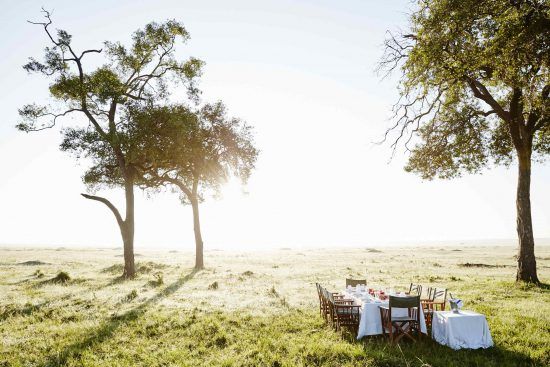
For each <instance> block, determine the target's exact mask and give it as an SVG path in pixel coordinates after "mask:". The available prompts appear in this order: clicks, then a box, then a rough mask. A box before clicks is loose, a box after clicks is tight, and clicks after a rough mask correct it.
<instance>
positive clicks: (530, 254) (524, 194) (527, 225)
mask: <svg viewBox="0 0 550 367" xmlns="http://www.w3.org/2000/svg"><path fill="white" fill-rule="evenodd" d="M518 166H519V170H518V187H517V197H516V208H517V232H518V238H519V250H518V269H517V275H516V281H524V282H533V283H539V279H538V277H537V262H536V260H535V240H534V238H533V224H532V220H531V198H530V191H531V154H529V153H528V152H522V153H519V154H518Z"/></svg>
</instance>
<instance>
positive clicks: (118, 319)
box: [40, 269, 198, 367]
mask: <svg viewBox="0 0 550 367" xmlns="http://www.w3.org/2000/svg"><path fill="white" fill-rule="evenodd" d="M197 272H198V271H197V270H196V269H193V270H192V271H191V272H190V273H189V274H187V275H185V276H183V277H181V278H179V279H178V280H176V281H175V282H174V283H172V284H170V285H168V286H167V287H166V288H164V289H163V290H162V291H160V292H159V293H157V294H155V295H154V296H153V297H151V298H149V299H148V300H146V301H145V302H143V303H141V304H140V305H139V306H137V307H135V308H133V309H131V310H128V311H126V312H125V313H123V314H121V315H115V316H112V317H110V318H109V319H108V320H107V321H105V322H104V323H103V324H102V325H101V326H100V327H98V328H97V329H95V330H92V331H90V332H88V335H89V336H88V337H86V338H85V339H83V340H80V341H77V342H75V343H73V344H70V345H68V346H66V347H65V348H64V349H63V350H62V351H61V352H58V353H56V354H55V355H51V356H49V357H47V359H46V360H45V361H44V363H42V364H40V366H42V367H53V366H64V365H65V364H66V363H67V360H68V359H69V358H78V357H80V355H81V354H82V352H84V351H85V350H86V349H88V348H89V347H91V346H92V345H95V344H100V343H103V342H104V341H105V340H107V339H108V338H110V337H111V336H112V335H113V334H114V332H115V331H116V330H117V329H118V328H119V327H121V326H123V325H125V324H127V323H129V322H132V321H135V320H137V319H138V318H140V317H141V316H142V315H143V314H144V313H145V312H146V311H147V308H148V307H149V306H151V305H152V304H154V303H157V302H158V301H159V300H161V299H162V298H165V297H168V296H170V295H171V294H173V293H175V292H176V291H177V290H178V289H179V288H181V287H182V286H183V285H184V284H185V283H187V282H188V281H189V280H191V279H192V278H193V277H194V276H195V274H196V273H197Z"/></svg>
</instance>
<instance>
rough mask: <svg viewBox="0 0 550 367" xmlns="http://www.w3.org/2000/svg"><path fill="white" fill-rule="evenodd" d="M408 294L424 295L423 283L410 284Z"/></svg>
mask: <svg viewBox="0 0 550 367" xmlns="http://www.w3.org/2000/svg"><path fill="white" fill-rule="evenodd" d="M407 294H409V295H416V296H421V297H422V285H420V284H414V283H411V285H410V286H409V292H408V293H407Z"/></svg>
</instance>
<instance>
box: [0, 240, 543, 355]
mask: <svg viewBox="0 0 550 367" xmlns="http://www.w3.org/2000/svg"><path fill="white" fill-rule="evenodd" d="M121 252H122V250H121V249H114V248H113V249H78V250H77V249H65V248H57V249H54V248H41V249H31V248H17V247H3V248H1V249H0V340H1V344H0V366H548V365H550V289H549V287H548V286H546V285H544V284H543V285H542V286H540V287H536V286H531V285H525V284H523V285H522V284H516V283H515V281H514V277H515V271H516V262H515V258H514V255H515V252H516V250H515V248H513V247H512V246H492V245H491V246H489V245H483V246H459V245H456V246H449V245H445V246H444V245H441V246H438V245H427V246H418V247H411V246H409V247H402V248H397V247H379V248H353V249H352V248H344V249H342V248H340V249H336V248H325V249H286V248H281V249H277V250H264V251H260V250H259V251H216V250H210V251H206V252H205V262H206V269H205V270H202V271H198V272H196V271H193V260H194V255H193V253H191V252H183V251H168V250H166V251H140V253H139V254H138V255H136V261H137V268H138V276H137V277H136V278H134V279H132V280H123V279H121V278H120V275H121V274H122V258H121ZM536 253H537V262H538V271H539V277H540V279H541V281H542V282H543V283H546V284H548V282H549V281H550V246H547V245H545V246H538V247H537V249H536ZM365 274H366V277H367V279H368V283H369V286H371V287H392V288H395V289H397V290H405V288H408V285H409V283H410V282H418V283H421V284H423V285H425V286H428V285H432V286H440V287H445V288H448V289H449V291H450V292H451V293H452V294H453V295H454V296H456V297H459V298H461V299H463V300H464V303H465V306H464V308H465V309H471V310H475V311H478V312H481V313H483V314H485V315H486V316H487V319H488V322H489V327H490V329H491V333H492V336H493V340H494V342H495V346H494V347H493V348H489V349H486V350H473V351H472V350H460V351H453V350H451V349H449V348H447V347H444V346H441V345H438V344H436V343H435V342H433V341H432V340H431V339H429V338H424V339H423V340H421V341H419V342H417V343H407V342H402V343H400V345H399V346H390V345H389V344H388V343H387V342H386V341H385V340H384V339H382V337H372V338H366V339H363V340H361V341H356V340H355V338H354V337H353V336H352V335H349V334H345V333H344V334H340V333H338V332H335V331H333V330H332V329H331V328H330V327H329V326H326V325H325V323H324V321H323V319H322V318H321V317H320V315H319V306H318V298H317V294H316V289H315V282H320V283H321V284H323V285H324V286H326V287H328V288H329V289H330V290H333V291H341V290H342V289H343V288H344V283H345V278H346V277H365Z"/></svg>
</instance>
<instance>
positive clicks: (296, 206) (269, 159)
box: [0, 0, 550, 252]
mask: <svg viewBox="0 0 550 367" xmlns="http://www.w3.org/2000/svg"><path fill="white" fill-rule="evenodd" d="M42 5H43V6H44V7H46V8H47V9H51V10H53V19H54V22H55V24H54V25H55V26H57V27H59V28H63V29H66V30H67V31H69V33H71V34H73V36H74V37H73V41H74V44H75V45H76V46H77V47H79V46H81V47H86V48H92V47H100V46H101V43H102V41H104V40H113V41H116V40H121V41H125V40H127V39H128V38H129V35H130V34H131V32H132V31H134V30H135V29H137V28H139V27H142V26H143V25H144V24H146V23H148V22H150V21H153V20H156V21H163V20H166V19H169V18H175V19H177V20H180V21H182V22H184V24H185V26H186V27H187V29H188V31H189V32H190V33H191V37H192V38H191V41H190V43H189V44H188V45H187V46H183V47H180V51H181V53H182V55H193V56H196V57H199V58H201V59H202V60H204V61H205V62H206V67H205V69H204V77H203V79H202V82H201V87H202V90H203V96H204V100H217V99H221V100H223V101H224V102H225V103H226V104H227V105H228V108H229V110H230V112H231V114H233V115H236V116H239V117H242V118H243V119H245V120H247V121H248V122H249V123H250V124H251V125H253V126H254V128H255V132H256V142H257V146H258V147H259V149H261V156H260V158H259V160H258V164H257V170H256V171H255V173H254V174H253V177H252V179H251V180H250V183H249V185H248V187H247V188H246V190H247V191H248V192H249V194H248V195H242V194H241V191H240V189H239V188H238V187H237V186H236V185H229V187H228V189H227V190H226V193H225V196H224V198H223V199H221V200H218V201H215V200H209V201H208V202H207V203H205V204H203V205H202V208H201V215H202V225H203V237H204V240H205V246H206V248H207V249H208V248H233V247H258V248H261V247H272V246H273V247H285V246H300V245H306V246H328V245H331V246H332V245H336V246H338V245H342V246H344V245H345V246H349V245H379V244H382V243H388V242H402V241H414V242H421V241H428V240H430V241H433V240H457V239H482V238H515V180H516V170H515V167H512V169H510V170H506V169H495V170H492V171H488V172H486V173H485V174H484V175H483V176H469V177H465V178H462V179H458V180H454V181H433V182H423V181H422V180H421V179H420V178H418V177H416V176H413V175H411V174H407V173H405V172H404V171H403V169H402V167H403V162H404V158H405V157H404V155H403V154H401V153H400V154H398V155H397V156H396V158H394V160H393V161H392V162H390V163H388V161H389V158H390V155H391V152H390V150H389V147H388V146H377V145H373V144H372V142H373V141H377V140H379V139H380V137H381V136H382V133H383V131H384V129H385V127H387V126H388V124H389V122H388V117H389V116H390V108H391V105H392V103H393V102H394V101H395V98H396V96H397V94H396V85H395V80H391V79H387V80H384V81H381V80H380V78H379V77H378V76H377V75H376V74H375V73H374V69H375V66H376V63H377V61H378V59H379V58H380V55H381V52H382V47H381V44H382V41H383V39H384V34H385V31H386V30H387V29H393V30H395V29H397V28H400V27H401V28H403V27H405V26H406V14H407V11H408V7H409V2H408V1H397V0H395V1H383V2H381V1H374V0H371V1H360V0H358V1H326V0H317V1H313V0H312V1H285V0H276V1H275V0H274V1H268V0H263V1H252V0H250V1H237V0H233V1H223V0H220V1H181V0H179V1H176V0H174V1H135V0H132V1H116V2H114V1H106V0H104V1H93V2H92V1H89V2H77V1H52V0H42V1H41V2H37V1H21V0H20V1H17V2H15V1H14V2H6V4H4V6H3V12H2V13H1V14H0V24H2V28H3V32H2V33H1V34H2V35H1V36H0V37H1V38H0V54H1V55H2V57H1V58H0V73H1V76H0V78H1V79H0V80H1V81H2V87H3V88H2V98H0V111H2V118H1V119H0V164H1V166H2V169H1V172H2V173H1V174H0V175H1V179H0V244H53V245H63V246H68V245H94V246H119V245H120V244H121V239H120V234H119V231H118V228H117V226H116V223H115V220H114V218H113V217H112V215H111V213H110V212H109V211H108V210H107V209H106V208H105V207H104V206H103V205H101V204H100V203H97V202H91V201H88V200H85V199H83V198H82V197H81V196H80V195H79V193H81V192H84V191H85V187H84V185H83V184H82V181H81V178H80V177H81V175H82V173H83V171H84V168H85V167H83V166H79V165H78V164H77V163H76V162H75V160H73V158H72V157H70V156H68V155H65V154H63V153H61V152H59V150H58V145H59V142H60V134H59V130H58V129H53V130H51V131H45V132H41V133H35V134H28V135H27V134H24V133H20V132H17V131H16V130H15V129H14V127H13V126H14V125H15V123H16V122H17V120H18V115H17V108H18V107H20V106H22V105H24V104H25V103H29V102H34V101H37V102H41V101H44V100H45V99H46V97H47V85H48V83H47V81H46V80H44V79H41V78H40V77H38V76H29V75H27V74H26V73H25V72H24V71H23V69H22V68H21V65H22V64H24V63H25V62H26V59H27V57H29V56H35V57H39V56H41V54H42V49H43V47H44V46H45V45H46V39H45V36H44V34H43V32H42V31H41V29H40V28H39V27H37V26H32V25H30V24H28V23H26V20H27V19H35V20H36V19H40V17H41V14H40V7H41V6H42ZM70 123H71V122H70V121H66V122H65V124H70ZM60 126H63V123H62V124H61V125H60ZM549 182H550V175H549V173H548V169H547V166H546V165H536V166H535V167H534V172H533V179H532V184H533V190H532V203H533V204H532V205H533V218H534V230H535V236H536V237H550V227H549V226H548V224H549V220H550V209H549V208H550V205H549V204H550V200H549V199H550V197H549V191H548V184H549ZM101 194H102V195H104V196H106V197H108V198H110V199H111V200H112V201H114V202H115V203H119V204H122V193H121V192H120V191H104V192H101ZM137 196H138V198H137V202H136V251H137V252H139V249H140V248H143V247H154V246H156V247H180V248H182V249H193V247H194V244H193V231H192V219H191V208H190V207H183V206H182V205H180V204H179V202H178V199H177V197H176V196H175V195H172V194H162V195H157V196H155V197H152V198H147V197H146V196H145V195H142V194H141V193H138V195H137Z"/></svg>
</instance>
